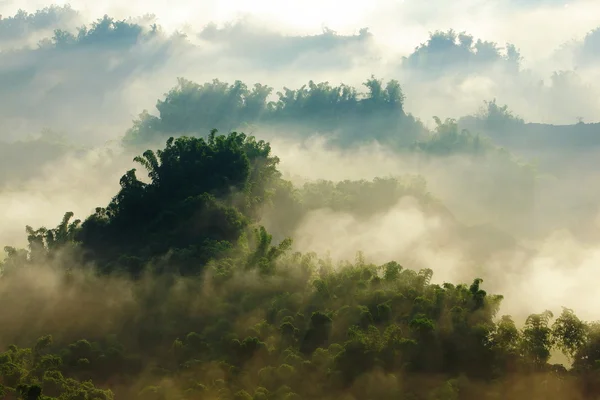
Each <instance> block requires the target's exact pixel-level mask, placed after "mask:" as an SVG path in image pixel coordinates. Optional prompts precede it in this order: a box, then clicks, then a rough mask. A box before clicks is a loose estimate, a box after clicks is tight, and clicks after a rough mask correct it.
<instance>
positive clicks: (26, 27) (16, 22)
mask: <svg viewBox="0 0 600 400" xmlns="http://www.w3.org/2000/svg"><path fill="white" fill-rule="evenodd" d="M77 16H78V13H77V11H75V10H74V9H72V8H71V7H70V6H68V5H65V6H62V7H61V6H57V5H53V6H50V7H46V8H43V9H40V10H36V12H35V13H28V12H27V11H25V10H19V11H17V13H16V14H15V15H9V16H6V15H2V17H1V18H0V42H4V41H14V40H18V39H24V38H26V37H27V36H28V35H30V34H32V33H34V32H38V31H44V30H53V29H56V28H57V27H58V26H61V25H63V24H65V23H69V22H72V21H74V20H75V19H76V17H77Z"/></svg>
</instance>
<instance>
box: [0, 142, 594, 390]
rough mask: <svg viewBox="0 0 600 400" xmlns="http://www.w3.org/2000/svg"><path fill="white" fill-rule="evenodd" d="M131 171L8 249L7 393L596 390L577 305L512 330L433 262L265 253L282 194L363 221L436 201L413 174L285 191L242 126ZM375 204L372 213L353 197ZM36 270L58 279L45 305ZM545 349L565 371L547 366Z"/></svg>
mask: <svg viewBox="0 0 600 400" xmlns="http://www.w3.org/2000/svg"><path fill="white" fill-rule="evenodd" d="M136 161H138V162H139V163H140V164H142V165H143V166H144V167H145V168H146V169H147V171H148V178H149V180H148V181H145V182H144V181H141V180H139V179H138V178H137V177H136V175H135V170H131V171H128V172H127V173H126V174H125V175H124V176H123V178H122V179H121V190H120V191H119V193H118V194H117V195H116V196H115V197H114V198H113V200H112V201H111V202H110V204H109V205H108V206H107V207H105V208H98V209H97V210H96V212H95V213H94V214H93V215H91V216H89V217H88V218H87V219H86V220H85V221H84V222H83V223H81V222H80V221H79V220H75V221H72V217H73V215H72V213H67V214H66V215H65V218H64V219H63V221H62V222H61V224H59V226H58V227H56V228H54V229H45V228H40V229H38V230H34V229H32V228H30V227H28V228H27V230H28V233H29V243H30V246H29V248H28V249H24V250H18V249H14V248H7V249H6V251H7V256H8V257H7V259H6V260H5V261H4V262H3V263H2V272H3V275H2V278H1V279H0V301H1V302H3V303H4V304H6V300H9V299H14V298H15V297H14V296H16V295H17V293H19V294H20V296H21V298H25V299H27V304H25V305H20V304H17V303H15V304H14V307H15V309H16V310H17V312H15V313H2V314H0V324H1V325H2V329H0V345H3V346H5V347H4V350H3V352H2V353H1V354H0V390H1V391H2V393H3V396H4V397H5V398H22V399H90V400H92V399H112V398H128V399H129V398H143V399H206V398H211V399H301V398H307V399H309V398H310V399H334V398H335V399H337V398H347V399H353V398H355V399H374V398H383V399H388V398H389V399H392V398H404V399H497V398H517V399H518V398H526V397H529V398H536V399H542V398H544V399H546V398H561V399H584V398H592V396H596V395H597V393H599V390H600V386H598V385H599V382H600V380H599V378H600V375H598V374H599V372H598V360H599V359H600V354H599V353H598V349H600V334H599V332H600V331H599V329H598V327H597V325H596V324H588V323H585V322H583V321H580V320H579V319H578V318H577V317H576V316H575V315H574V314H573V312H572V311H570V310H567V309H565V310H563V312H562V313H561V314H560V315H559V317H558V318H556V319H555V320H554V322H552V318H553V315H552V313H551V312H550V311H545V312H543V313H541V314H534V315H531V316H530V317H529V318H527V320H526V321H525V323H524V325H523V327H522V328H520V329H519V328H517V326H516V324H515V322H514V321H513V320H512V319H511V318H510V317H509V316H501V317H500V318H498V315H497V312H498V309H499V306H500V302H501V300H502V297H501V296H497V295H489V294H488V293H486V291H485V290H483V288H482V281H481V279H474V280H473V282H472V283H471V284H470V285H465V284H459V285H454V284H450V283H445V284H443V285H438V284H434V283H432V282H431V278H432V274H433V271H432V270H430V269H423V270H420V271H418V272H417V271H413V270H410V269H406V268H403V267H402V266H401V265H400V264H398V263H397V262H394V261H391V262H388V263H385V264H382V265H374V264H370V263H368V262H366V261H365V260H364V258H363V257H362V256H361V254H358V256H357V259H356V261H355V262H353V263H342V264H339V265H336V264H333V263H332V262H331V260H327V259H319V258H317V257H316V255H314V254H311V253H308V254H300V253H293V252H290V251H289V248H290V245H291V241H290V240H289V239H285V240H282V241H280V242H279V243H275V241H274V240H273V237H272V236H271V235H270V234H269V233H268V232H267V230H266V229H265V228H263V227H261V226H259V225H257V223H258V222H260V217H261V210H263V209H264V207H265V206H267V208H276V207H277V206H278V205H279V207H281V209H280V210H279V212H280V213H283V212H285V210H286V209H288V208H287V207H289V206H290V204H289V203H285V201H288V202H292V203H294V204H296V205H295V207H296V210H297V211H296V212H299V213H302V212H305V211H303V210H309V209H311V208H315V207H321V206H322V205H323V204H326V205H327V206H329V207H331V208H334V209H338V210H353V211H356V213H357V214H358V215H369V214H371V213H373V212H376V210H377V209H379V208H380V207H385V206H389V204H384V203H385V202H386V201H390V199H393V198H394V197H397V196H402V195H403V194H410V195H412V196H416V197H417V198H420V199H421V201H423V202H424V203H426V204H432V205H435V204H436V202H435V200H434V199H433V198H432V197H431V195H429V194H428V193H427V191H426V188H425V186H424V182H423V181H422V180H421V179H420V178H406V179H404V180H397V179H391V178H390V179H379V180H375V181H373V182H367V181H362V182H342V183H337V184H335V183H331V182H319V183H309V184H307V185H305V186H304V187H303V188H301V189H294V188H290V187H289V183H286V182H285V181H283V180H282V179H281V176H280V174H279V172H278V170H277V168H276V165H277V162H278V159H277V158H276V157H274V156H273V155H272V154H271V153H270V146H269V144H268V143H266V142H262V141H257V140H256V139H254V138H253V137H247V136H245V135H244V134H240V133H235V132H234V133H231V134H229V135H217V133H216V132H215V131H213V132H211V134H210V135H208V138H207V139H203V138H194V137H180V138H177V139H173V138H171V139H169V140H168V141H167V144H166V147H165V148H164V149H162V150H159V151H157V152H154V151H150V150H148V151H146V152H144V153H143V155H142V156H140V157H136ZM286 185H287V186H286ZM286 187H287V188H288V189H287V192H286V193H287V196H288V198H287V200H285V199H281V197H282V191H285V190H286V189H285V188H286ZM316 193H318V194H319V195H316ZM374 194H375V195H376V196H375V197H376V198H374V203H373V204H370V205H369V206H366V208H365V206H364V204H368V203H365V202H363V201H361V200H360V199H361V197H364V196H373V195H374ZM283 197H285V196H283ZM377 202H383V203H382V204H377ZM361 207H362V208H361ZM289 209H293V207H292V208H289ZM90 265H92V266H93V265H95V266H96V267H97V268H95V269H90ZM32 273H33V274H34V275H31V274H32ZM48 274H50V275H48ZM33 276H40V277H43V276H46V278H49V277H50V276H53V277H54V278H52V281H53V283H52V285H51V286H52V292H51V293H50V294H49V295H50V296H51V297H50V298H49V297H47V296H48V292H46V291H45V290H47V289H44V290H42V289H41V288H38V289H37V290H36V289H35V287H36V286H35V285H34V283H33V282H35V279H32V278H33ZM40 279H42V278H40ZM50 299H52V301H51V302H50V303H48V301H49V300H50ZM73 302H76V304H74V303H73ZM22 307H27V310H28V311H27V313H24V314H21V313H19V312H18V310H20V309H21V308H22ZM17 321H21V323H16V322H17ZM24 321H30V322H28V323H26V324H25V323H24ZM11 343H12V344H11ZM9 344H10V345H9ZM553 349H560V350H562V351H563V352H564V353H565V354H566V355H567V356H568V357H569V358H570V359H571V360H572V367H570V368H569V369H567V368H566V367H563V366H559V365H552V364H550V363H549V359H550V354H551V351H553ZM309 382H310V384H308V383H309Z"/></svg>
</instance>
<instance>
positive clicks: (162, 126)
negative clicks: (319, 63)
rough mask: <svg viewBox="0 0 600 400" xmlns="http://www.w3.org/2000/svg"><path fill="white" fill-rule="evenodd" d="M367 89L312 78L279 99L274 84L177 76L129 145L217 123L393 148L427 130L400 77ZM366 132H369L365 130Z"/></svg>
mask: <svg viewBox="0 0 600 400" xmlns="http://www.w3.org/2000/svg"><path fill="white" fill-rule="evenodd" d="M364 86H365V87H366V88H367V93H364V94H363V93H359V92H358V90H357V89H356V88H354V87H352V86H348V85H344V84H341V85H339V86H332V85H330V84H329V83H328V82H320V83H315V82H313V81H310V82H309V83H308V85H304V86H302V87H301V88H299V89H295V90H294V89H289V88H284V90H283V91H282V92H277V97H278V100H277V101H272V100H270V99H269V97H270V95H271V94H272V92H273V88H271V87H269V86H266V85H262V84H259V83H257V84H255V85H254V86H253V87H252V88H251V89H250V88H248V86H247V85H246V84H244V83H243V82H241V81H236V82H235V83H233V84H231V85H230V84H228V83H226V82H221V81H219V80H217V79H215V80H213V81H212V82H207V83H204V84H202V85H200V84H197V83H194V82H191V81H189V80H187V79H183V78H179V79H178V84H177V86H176V87H175V88H173V89H172V90H171V91H170V92H169V93H167V94H166V96H165V99H164V100H159V101H158V102H157V104H156V108H157V110H158V113H159V115H158V116H154V115H151V114H150V113H148V112H147V111H144V112H143V113H142V114H141V115H140V116H139V119H138V120H136V121H135V122H134V126H133V127H132V128H131V129H130V130H129V131H128V132H127V134H126V135H125V138H124V142H125V143H126V144H127V145H130V146H131V145H133V146H136V145H141V146H146V145H148V144H149V143H152V144H153V143H156V140H157V139H160V140H161V141H162V140H164V138H166V137H169V136H171V135H186V134H195V133H197V132H206V131H207V130H209V129H212V128H214V127H216V128H217V129H220V130H226V131H229V130H233V129H239V128H243V127H247V126H248V125H260V126H262V127H271V128H281V127H283V126H285V127H286V132H292V134H293V133H296V134H300V135H310V134H313V133H314V132H315V131H318V132H322V133H338V134H339V137H338V138H337V139H336V140H334V142H335V144H337V145H342V146H348V145H352V144H356V143H364V142H369V141H373V140H378V141H379V142H381V143H382V144H386V145H389V146H391V147H395V148H397V147H399V146H402V145H403V146H407V145H409V144H411V143H412V142H414V140H416V139H417V138H418V137H419V135H421V134H424V133H425V132H426V130H425V128H424V127H423V125H422V124H421V123H420V121H418V120H416V119H415V118H414V117H413V116H411V115H409V114H406V113H405V111H404V100H405V97H404V94H403V92H402V88H401V87H400V84H399V83H398V81H396V80H390V81H388V82H387V83H386V84H384V83H383V81H382V80H380V79H376V78H375V77H374V76H372V77H371V78H369V79H367V80H366V82H365V83H364ZM366 133H368V135H367V134H366Z"/></svg>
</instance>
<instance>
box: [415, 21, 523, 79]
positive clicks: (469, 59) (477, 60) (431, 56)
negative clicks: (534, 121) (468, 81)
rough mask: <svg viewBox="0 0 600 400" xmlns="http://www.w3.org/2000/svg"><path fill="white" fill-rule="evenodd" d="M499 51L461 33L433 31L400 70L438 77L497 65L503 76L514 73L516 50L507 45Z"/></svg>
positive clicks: (496, 46) (519, 60) (518, 61)
mask: <svg viewBox="0 0 600 400" xmlns="http://www.w3.org/2000/svg"><path fill="white" fill-rule="evenodd" d="M502 50H503V49H501V48H499V47H498V45H497V44H496V43H494V42H489V41H482V40H481V39H478V40H477V41H475V40H474V38H473V36H472V35H469V34H467V33H465V32H461V33H457V32H455V31H454V30H452V29H450V30H448V31H446V32H444V31H435V32H433V33H431V34H430V35H429V39H428V40H427V42H425V43H422V44H420V45H419V46H417V47H416V48H415V50H414V51H413V52H412V53H411V54H410V55H409V56H408V57H405V58H404V66H405V67H407V68H408V69H409V70H410V71H413V72H415V73H418V74H433V75H438V76H439V75H441V74H442V73H443V72H446V71H447V70H448V69H454V70H455V71H463V72H481V71H483V70H484V69H487V68H490V67H492V66H495V65H501V66H502V67H503V68H504V70H505V71H507V72H511V73H514V72H518V71H519V68H520V64H521V60H522V57H521V54H520V53H519V50H518V49H517V48H516V47H515V45H513V44H510V43H508V44H507V45H506V49H505V50H504V52H503V51H502Z"/></svg>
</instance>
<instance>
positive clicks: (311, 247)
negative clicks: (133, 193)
mask: <svg viewBox="0 0 600 400" xmlns="http://www.w3.org/2000/svg"><path fill="white" fill-rule="evenodd" d="M57 4H59V5H61V3H57ZM47 6H49V4H47V3H45V2H41V1H4V2H2V3H0V14H2V20H0V140H1V141H2V143H3V145H4V146H6V147H7V148H8V147H9V144H13V145H14V143H17V142H19V141H27V140H31V138H36V137H39V136H40V135H41V133H42V131H43V130H44V129H51V130H54V131H57V132H60V133H61V135H62V136H61V137H62V138H63V140H64V141H65V142H66V143H68V144H69V146H74V148H70V147H69V148H67V147H68V146H66V147H64V148H63V147H60V149H59V150H56V149H55V148H52V151H53V153H52V156H50V155H49V154H50V150H51V149H48V150H47V153H44V152H45V151H46V150H44V149H45V147H43V146H42V150H41V152H42V153H44V154H46V155H48V157H47V158H46V159H45V158H44V157H42V156H39V157H27V152H28V151H29V150H27V149H25V150H19V151H21V152H22V153H18V154H23V156H22V157H15V159H11V161H10V163H7V162H4V163H3V164H2V168H3V169H5V171H7V172H6V173H5V174H3V178H2V179H3V181H2V189H1V191H0V209H1V210H2V212H1V213H0V227H1V228H0V241H1V242H2V243H3V244H4V245H10V246H25V245H26V239H27V238H26V235H25V232H24V228H25V226H26V225H30V226H33V227H34V228H36V227H40V226H47V227H52V226H55V225H56V224H58V222H59V221H60V218H61V217H62V215H63V214H64V213H65V212H66V211H73V212H74V213H75V215H76V217H78V218H82V219H84V218H85V217H86V216H87V215H89V214H90V213H91V212H93V210H94V208H95V207H99V206H105V205H106V204H107V203H108V202H109V201H110V199H111V198H112V197H113V196H114V195H115V194H116V193H117V191H118V189H119V178H120V177H121V176H122V175H123V174H124V173H125V171H126V170H128V169H130V168H132V165H133V162H132V161H131V160H132V158H133V156H134V155H137V154H139V152H136V151H133V150H131V149H128V150H124V149H122V148H121V147H120V143H119V141H120V139H121V138H122V137H123V135H124V134H125V132H126V131H127V129H129V128H131V126H132V121H133V120H134V119H136V118H137V116H138V115H139V114H140V113H141V112H142V111H143V110H145V109H147V110H148V111H149V112H150V114H153V115H158V113H157V110H156V108H155V105H156V102H157V100H159V99H163V98H164V94H165V93H167V92H168V91H169V90H170V89H171V88H172V87H173V86H175V85H176V83H177V82H176V78H177V77H185V78H186V79H190V80H192V81H194V82H197V83H200V84H202V83H204V82H208V81H211V80H212V79H215V78H218V79H219V80H221V81H225V82H229V83H233V82H234V81H235V80H242V81H243V82H245V83H246V84H248V86H251V85H253V84H254V83H257V82H258V83H261V84H267V85H269V86H272V87H274V88H275V92H276V91H282V90H283V89H284V87H287V88H293V89H297V88H299V87H301V86H302V85H305V84H306V83H307V82H308V81H309V80H313V81H314V82H324V81H328V82H330V83H331V84H334V85H338V84H340V83H345V84H349V85H353V86H356V87H360V86H361V84H362V83H363V82H364V81H365V80H366V79H368V78H369V76H371V74H375V76H377V77H378V78H384V79H386V80H388V79H397V80H398V81H399V82H400V85H401V86H402V89H403V92H404V94H405V95H406V101H405V104H404V109H405V110H406V112H408V113H411V114H412V115H414V116H415V117H417V118H419V119H421V120H422V122H423V123H424V125H425V126H427V127H429V128H435V124H434V123H433V121H432V116H439V117H440V118H442V119H444V118H446V117H449V118H456V119H458V118H460V117H464V116H467V115H472V114H474V113H476V112H477V110H478V109H479V107H480V106H481V105H482V103H483V101H484V100H492V99H494V98H495V99H497V101H498V104H507V105H508V106H509V107H510V110H512V111H513V112H514V113H515V114H516V115H518V116H519V117H521V118H522V119H523V120H524V121H525V122H526V123H530V122H531V123H544V124H556V125H574V124H576V123H577V122H578V120H582V121H584V122H586V123H591V122H600V118H599V116H600V83H599V82H600V80H599V79H598V77H600V57H599V56H598V54H599V53H598V49H599V48H600V47H599V46H600V30H598V29H600V21H599V20H598V18H597V17H595V16H597V15H600V14H599V13H600V3H598V2H597V1H593V0H579V1H568V2H565V1H553V0H546V1H542V0H540V1H527V2H524V1H516V0H515V1H509V0H505V1H500V0H497V1H491V2H490V1H483V0H459V1H457V2H448V1H446V0H435V1H430V2H418V1H416V0H403V1H401V0H394V1H392V0H381V1H371V2H364V3H360V4H359V3H348V4H344V7H343V11H341V10H340V8H339V7H340V6H339V2H334V1H329V0H327V1H323V0H321V1H318V2H317V1H288V2H271V1H266V0H263V1H256V2H254V1H253V2H242V1H210V2H209V1H203V2H186V1H170V2H162V1H161V2H159V1H155V2H141V1H137V2H127V4H126V5H118V2H112V3H111V2H110V1H109V2H102V3H99V2H96V3H94V4H92V3H91V2H83V1H74V2H71V7H72V8H54V9H50V10H46V11H44V12H41V13H40V14H39V15H37V16H35V15H34V16H32V17H28V18H29V19H26V18H25V17H15V18H13V19H12V20H11V19H10V16H11V15H15V13H16V12H17V10H18V9H24V10H25V11H26V12H28V13H35V11H36V10H40V9H42V8H43V7H47ZM317 10H318V11H317ZM104 14H108V15H109V16H110V17H114V18H117V19H126V18H133V20H132V21H138V22H139V23H140V25H141V26H143V32H144V33H143V34H141V33H139V32H133V33H131V32H129V31H124V32H119V34H114V35H112V36H111V34H106V35H105V36H102V35H103V31H102V30H101V29H99V30H98V31H99V32H100V33H99V34H98V37H97V39H94V40H92V39H90V40H88V41H85V40H81V41H80V40H71V39H69V40H65V41H64V42H60V40H55V41H54V42H52V41H51V40H50V39H51V38H52V36H53V35H54V33H53V31H54V29H63V30H66V31H69V32H73V33H76V28H77V27H80V26H82V25H83V24H85V25H87V26H88V28H89V27H90V24H91V23H92V22H93V21H94V20H95V19H97V18H102V16H103V15H104ZM150 14H153V16H152V15H150ZM7 21H8V22H7ZM153 23H156V24H158V25H160V27H159V28H157V30H156V32H155V34H154V35H152V34H151V33H149V32H153V31H152V28H151V25H152V24H153ZM363 28H368V29H363ZM450 29H452V30H453V32H454V33H452V34H450V35H449V36H444V35H441V34H438V35H437V36H435V35H434V36H433V38H432V39H431V40H429V39H430V37H429V35H430V33H433V32H435V31H438V30H441V31H443V32H448V30H450ZM595 29H596V30H595ZM461 32H466V35H461V34H460V33H461ZM104 33H105V32H104ZM184 34H185V35H184ZM119 35H120V36H119ZM144 35H146V36H144ZM468 35H472V36H468ZM57 37H58V36H57ZM449 38H450V39H449ZM58 39H60V38H58ZM479 39H481V41H482V42H479V44H477V43H478V40H479ZM428 41H429V42H428ZM486 41H491V42H494V43H497V44H498V49H496V48H495V47H494V46H492V45H491V44H489V43H487V44H486V43H485V42H486ZM427 43H428V44H427ZM422 44H423V46H421V45H422ZM508 44H513V45H514V46H515V47H514V48H513V47H511V46H508ZM418 46H421V47H420V48H418ZM477 46H479V47H477ZM361 90H363V91H366V89H364V87H363V88H361ZM271 97H272V98H276V96H275V94H274V93H272V94H271ZM309 117H310V116H309ZM309 117H307V119H308V118H309ZM300 128H301V127H300V126H299V123H298V122H294V123H293V124H292V123H290V124H288V125H285V128H284V129H286V130H289V131H290V132H294V131H295V130H299V129H300ZM278 129H281V127H280V128H278ZM592 129H594V132H597V133H600V128H598V126H597V125H596V126H593V127H592ZM251 130H252V132H251V133H253V134H255V135H256V136H257V137H258V138H266V139H268V140H269V141H270V142H271V144H272V147H273V152H274V154H276V155H277V156H278V157H279V158H280V159H281V163H280V170H281V171H282V173H283V174H284V176H285V177H286V178H288V179H290V180H291V181H292V182H293V183H294V184H295V185H296V186H297V187H298V188H301V187H302V185H303V183H305V182H307V181H315V180H320V179H324V180H331V181H342V180H360V179H366V180H371V179H373V178H376V177H389V176H404V175H408V174H419V175H422V176H423V177H424V178H425V180H426V182H427V190H428V191H429V192H431V194H432V195H433V196H435V197H436V198H437V199H439V200H440V202H441V204H443V207H441V208H440V209H437V210H436V211H431V209H428V208H427V207H424V205H423V203H422V200H420V199H415V198H413V197H410V196H404V197H401V198H397V199H393V200H394V202H393V205H392V206H390V207H388V208H387V209H384V210H379V212H377V213H374V214H373V215H369V216H368V217H359V216H357V215H356V213H353V212H346V211H339V210H337V211H336V210H332V209H330V208H327V207H324V208H319V209H312V210H309V212H307V213H306V215H303V216H302V218H301V219H300V221H299V222H298V224H297V225H296V226H295V227H294V230H293V232H292V235H291V236H292V238H293V239H294V249H295V250H298V251H303V252H308V251H315V252H317V253H319V254H323V255H324V254H329V255H331V256H332V257H333V258H335V259H338V260H343V259H350V260H352V259H354V257H355V256H356V252H357V251H362V252H364V255H365V257H366V258H368V259H370V260H373V262H377V263H383V262H387V261H389V260H392V259H394V260H397V261H398V262H400V263H401V264H402V265H404V266H406V267H408V268H415V269H418V268H432V269H433V270H434V280H435V281H436V282H444V281H452V282H454V281H467V282H469V281H471V280H472V279H473V278H474V277H481V278H483V279H484V281H485V282H486V285H487V286H486V287H487V288H488V289H486V290H488V291H489V292H490V293H492V292H493V293H501V294H503V295H505V298H506V300H505V302H504V303H503V309H502V311H503V312H505V313H510V314H513V315H515V316H519V317H524V316H526V315H528V314H529V313H532V312H539V311H541V310H543V309H553V310H558V309H559V308H560V307H561V306H566V307H570V308H573V309H574V310H575V311H576V312H577V313H578V314H579V315H580V316H581V317H582V318H583V319H589V320H596V319H600V315H599V314H598V311H597V310H596V309H595V307H593V306H590V305H595V304H597V303H598V302H599V301H600V294H598V291H597V290H594V288H593V287H592V285H593V284H594V282H595V281H596V280H597V279H596V278H598V277H599V276H598V272H597V271H596V268H595V266H596V265H597V261H598V257H599V255H600V230H599V229H600V225H599V223H598V220H599V217H598V216H599V211H600V210H599V209H598V204H600V203H599V201H600V190H598V189H596V188H595V187H594V184H595V182H598V179H599V178H600V176H599V175H600V174H599V173H598V172H597V170H596V168H594V166H595V160H597V159H598V156H600V154H598V150H597V148H598V145H599V143H596V142H593V143H592V144H591V145H589V146H587V148H586V149H585V150H586V151H585V153H584V152H583V150H582V149H581V148H577V149H573V148H571V149H568V151H567V150H565V149H563V148H562V147H561V146H562V145H560V143H559V144H556V145H548V147H547V148H541V149H540V148H538V147H535V146H534V145H531V146H529V147H528V145H527V141H526V140H525V141H524V142H525V144H515V143H516V141H515V142H510V143H508V142H507V143H508V144H506V147H507V149H508V150H509V151H511V152H513V153H514V154H515V157H514V158H519V159H520V160H523V161H524V162H530V161H534V160H533V159H534V158H535V159H537V160H538V162H539V164H538V170H537V171H536V172H537V173H538V174H539V175H538V176H536V180H535V187H534V189H532V191H531V192H527V191H526V190H525V189H523V188H522V186H519V185H520V183H515V182H517V181H518V179H517V178H519V177H522V176H525V173H523V174H522V175H521V172H522V171H521V170H519V169H518V168H517V167H515V170H514V171H512V170H511V171H509V169H510V168H509V167H507V166H512V165H513V164H512V162H513V160H512V159H511V158H510V157H509V156H506V157H505V156H504V155H502V154H501V152H500V150H497V151H495V152H492V153H490V154H488V155H485V156H483V157H480V158H476V157H471V156H469V155H464V154H458V155H450V156H444V157H431V158H427V159H426V160H424V159H423V157H422V156H421V155H420V154H417V153H411V152H408V151H407V152H405V153H402V152H396V151H394V150H392V149H389V148H386V147H385V146H384V145H381V144H377V143H375V144H373V143H366V144H365V143H361V144H360V145H357V146H355V147H354V148H351V149H348V148H335V147H332V146H330V145H328V144H327V143H326V140H325V136H323V135H322V134H321V132H315V135H314V136H311V137H305V138H298V137H293V136H286V135H284V134H282V133H280V132H279V131H278V130H277V129H274V128H272V127H269V126H266V125H261V124H257V126H256V127H253V128H252V129H251ZM503 133H505V132H504V131H502V130H500V131H498V132H496V133H495V134H496V136H501V135H502V134H503ZM368 135H369V132H365V136H366V139H368ZM488 135H489V136H490V137H491V140H492V142H493V141H494V140H496V137H494V135H493V134H492V132H485V131H483V130H482V137H484V136H488ZM166 138H167V136H165V137H164V138H161V141H162V143H163V144H164V141H165V140H166ZM507 140H508V139H507ZM564 140H565V142H569V139H564ZM595 140H596V139H595ZM498 142H501V139H500V140H498ZM590 143H591V142H590ZM503 145H504V144H503ZM584 147H585V146H584ZM55 150H56V151H55ZM109 150H110V151H109ZM8 153H9V152H7V154H8ZM573 160H576V161H577V162H573ZM515 165H516V164H515ZM138 168H139V166H138ZM519 168H520V167H519ZM515 171H516V172H515ZM138 176H140V177H143V176H144V173H139V174H138ZM523 179H524V180H525V179H526V178H523ZM265 218H267V217H265ZM470 229H471V230H470ZM507 238H508V239H507ZM511 240H513V241H514V242H513V241H511ZM507 243H508V244H507ZM524 299H527V301H525V300H524ZM58 303H60V302H58Z"/></svg>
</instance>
